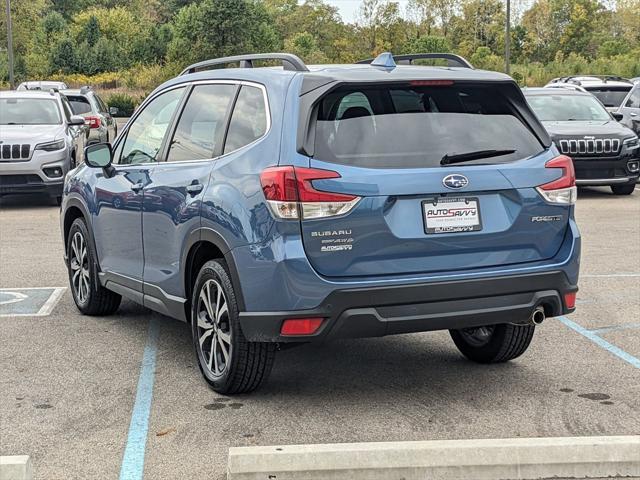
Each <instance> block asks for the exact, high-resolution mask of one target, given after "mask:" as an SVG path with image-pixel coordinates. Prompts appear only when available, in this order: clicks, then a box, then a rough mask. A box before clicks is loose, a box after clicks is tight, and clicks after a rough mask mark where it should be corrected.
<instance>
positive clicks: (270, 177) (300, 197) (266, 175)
mask: <svg viewBox="0 0 640 480" xmlns="http://www.w3.org/2000/svg"><path fill="white" fill-rule="evenodd" d="M329 178H340V174H339V173H338V172H334V171H331V170H320V169H317V168H303V167H293V166H286V167H269V168H267V169H265V170H263V171H262V173H261V174H260V183H261V185H262V191H263V192H264V196H265V198H266V200H267V203H268V205H269V207H270V208H271V212H272V213H273V214H274V215H275V216H276V217H277V218H283V219H297V218H299V217H300V216H301V217H302V218H305V219H310V218H326V217H333V216H336V215H343V214H345V213H348V212H349V211H351V209H352V208H353V207H354V206H355V205H356V204H357V203H358V201H359V200H360V197H357V196H355V195H347V194H344V193H333V192H326V191H322V190H316V189H315V188H314V187H313V185H312V183H311V182H312V181H313V180H324V179H329Z"/></svg>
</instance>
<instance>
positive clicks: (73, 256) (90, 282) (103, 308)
mask: <svg viewBox="0 0 640 480" xmlns="http://www.w3.org/2000/svg"><path fill="white" fill-rule="evenodd" d="M78 236H80V238H81V240H82V244H81V245H82V246H79V247H78V244H77V245H76V248H74V241H78V242H79V240H76V239H77V238H78ZM83 247H84V250H85V251H86V254H84V255H83V253H82V252H83ZM76 252H77V253H76ZM78 256H79V257H80V261H78ZM67 259H68V262H67V263H68V265H67V270H68V272H69V286H70V289H71V295H72V296H73V301H74V302H75V303H76V306H77V307H78V310H80V312H82V313H83V314H84V315H110V314H112V313H114V312H115V311H116V310H118V307H119V306H120V301H121V300H122V297H120V295H118V294H117V293H114V292H112V291H111V290H107V289H106V288H104V287H103V286H102V285H100V283H99V282H98V281H97V279H98V271H97V270H98V266H97V262H96V252H95V251H94V249H93V245H92V243H91V242H90V241H89V231H88V230H87V225H86V224H85V221H84V219H83V218H76V219H75V220H74V221H73V223H72V224H71V228H70V229H69V236H68V237H67ZM78 266H79V268H76V267H78ZM76 273H77V276H76ZM78 277H82V278H78ZM81 284H82V287H80V285H81Z"/></svg>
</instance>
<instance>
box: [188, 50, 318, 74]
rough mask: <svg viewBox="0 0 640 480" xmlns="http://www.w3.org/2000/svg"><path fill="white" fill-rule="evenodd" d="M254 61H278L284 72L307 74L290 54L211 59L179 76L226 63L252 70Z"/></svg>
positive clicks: (195, 64) (194, 65)
mask: <svg viewBox="0 0 640 480" xmlns="http://www.w3.org/2000/svg"><path fill="white" fill-rule="evenodd" d="M256 60H280V61H282V68H284V69H285V70H293V71H296V72H308V71H309V69H308V68H307V66H306V65H305V64H304V62H303V61H302V60H301V59H300V57H298V56H297V55H293V54H291V53H256V54H249V55H235V56H232V57H222V58H213V59H211V60H204V61H202V62H198V63H194V64H193V65H189V66H188V67H187V68H185V69H184V70H183V71H182V72H181V73H180V75H186V74H188V73H195V72H197V71H200V70H208V69H210V68H211V67H215V66H217V65H226V64H228V63H239V64H240V68H253V62H254V61H256Z"/></svg>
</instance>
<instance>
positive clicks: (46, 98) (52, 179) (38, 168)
mask: <svg viewBox="0 0 640 480" xmlns="http://www.w3.org/2000/svg"><path fill="white" fill-rule="evenodd" d="M0 112H1V113H0V196H4V195H8V194H13V193H46V194H48V195H50V196H51V197H52V198H53V199H54V200H55V201H56V202H58V203H59V202H60V199H61V196H62V187H63V183H64V177H65V175H66V174H67V172H68V171H69V170H71V169H73V168H75V166H76V165H77V164H79V163H80V162H82V161H83V154H84V146H85V138H86V133H85V132H86V128H87V127H86V126H85V122H84V118H82V117H80V116H77V115H73V114H72V113H71V106H70V105H69V101H68V100H67V98H66V97H64V96H62V95H60V94H59V93H57V92H54V91H51V92H42V91H41V92H33V91H12V92H0Z"/></svg>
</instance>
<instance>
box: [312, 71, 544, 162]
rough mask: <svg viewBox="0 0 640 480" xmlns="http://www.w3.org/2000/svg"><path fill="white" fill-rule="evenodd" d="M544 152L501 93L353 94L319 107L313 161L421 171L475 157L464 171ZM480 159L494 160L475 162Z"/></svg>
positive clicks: (416, 90) (472, 88)
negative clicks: (443, 162)
mask: <svg viewBox="0 0 640 480" xmlns="http://www.w3.org/2000/svg"><path fill="white" fill-rule="evenodd" d="M416 83H417V82H416ZM542 150H543V147H542V144H541V143H540V142H539V141H538V139H537V138H536V137H535V135H534V134H533V133H532V132H531V130H529V128H528V127H527V126H526V125H525V124H524V123H523V122H522V121H521V120H520V119H519V117H518V116H517V114H516V112H515V110H514V108H513V107H512V106H511V104H510V102H509V100H508V98H507V96H506V95H505V94H504V93H502V92H501V91H500V87H497V86H491V85H455V84H453V85H440V86H424V85H389V86H385V87H380V86H376V87H351V86H350V87H348V88H345V87H343V88H340V89H338V90H334V91H333V92H331V93H329V94H328V95H327V96H326V97H324V98H323V99H322V100H321V102H320V105H319V109H318V117H317V124H316V136H315V155H314V157H316V158H318V159H320V160H324V161H328V162H333V163H340V164H346V165H354V166H360V167H369V168H421V167H439V166H440V165H441V162H442V160H443V159H446V158H447V157H449V158H451V157H455V156H458V157H460V156H461V155H462V156H465V154H474V153H476V155H470V156H469V158H471V160H466V161H465V164H487V163H507V162H512V161H515V160H518V159H523V158H527V157H530V156H532V155H535V154H537V153H540V152H541V151H542ZM485 151H487V152H492V154H490V155H487V156H486V157H483V156H482V155H478V153H479V152H485ZM500 152H505V153H504V154H499V155H497V154H496V153H500ZM480 157H483V158H480ZM445 161H446V160H445Z"/></svg>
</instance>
